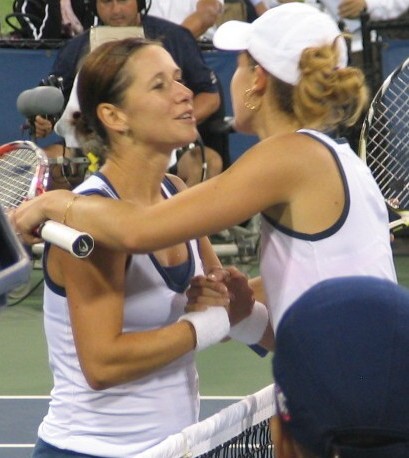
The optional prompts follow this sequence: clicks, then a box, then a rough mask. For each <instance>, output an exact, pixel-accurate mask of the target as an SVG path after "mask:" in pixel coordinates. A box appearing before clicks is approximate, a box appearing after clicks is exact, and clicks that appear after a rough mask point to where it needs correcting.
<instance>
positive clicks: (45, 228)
mask: <svg viewBox="0 0 409 458" xmlns="http://www.w3.org/2000/svg"><path fill="white" fill-rule="evenodd" d="M39 234H40V236H41V238H43V239H44V240H45V241H46V242H49V243H52V244H53V245H56V246H58V247H60V248H62V249H64V250H66V251H68V252H69V253H71V254H72V255H74V256H75V257H77V258H86V257H87V256H88V255H89V254H91V252H92V250H93V249H94V239H93V238H92V237H91V235H89V234H87V233H86V232H79V231H77V230H75V229H72V228H71V227H68V226H65V225H64V224H61V223H57V222H55V221H46V222H45V223H44V224H43V225H42V226H41V227H40V228H39Z"/></svg>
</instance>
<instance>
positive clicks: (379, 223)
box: [260, 129, 397, 330]
mask: <svg viewBox="0 0 409 458" xmlns="http://www.w3.org/2000/svg"><path fill="white" fill-rule="evenodd" d="M299 132H300V133H304V134H305V135H310V136H312V137H314V138H316V139H317V140H318V141H320V142H322V143H323V144H324V145H326V146H327V147H328V150H329V154H332V156H333V157H334V159H335V161H336V163H337V165H338V168H339V171H340V173H341V176H342V180H343V183H344V190H345V207H344V210H343V212H342V215H341V217H340V218H339V220H338V221H337V222H336V223H335V224H334V225H333V226H332V227H330V228H329V229H327V230H325V231H323V232H320V233H317V234H313V235H308V234H304V233H299V232H295V231H292V230H290V229H288V228H285V227H283V226H281V225H280V224H278V223H276V222H274V221H271V220H269V219H268V218H267V217H266V216H263V217H262V218H261V219H262V221H261V260H260V271H261V276H262V278H263V283H264V286H265V289H266V294H267V298H268V305H269V311H270V319H272V323H273V328H274V330H276V329H277V325H278V323H279V321H280V319H281V318H282V316H283V314H284V313H285V311H286V310H287V309H288V307H289V306H290V305H291V304H292V303H293V302H294V301H295V300H296V299H297V298H298V297H299V296H300V295H301V294H303V293H304V292H305V291H306V290H307V289H309V288H310V287H311V286H313V285H315V284H316V283H318V282H320V281H321V280H324V279H327V278H333V277H342V276H348V275H371V276H375V277H380V278H386V279H389V280H391V281H393V282H396V281H397V280H396V272H395V267H394V263H393V257H392V250H391V245H390V234H389V228H388V214H387V210H386V206H385V202H384V199H383V197H382V194H381V192H380V190H379V188H378V186H377V184H376V183H375V180H374V179H373V177H372V175H371V172H370V170H369V169H368V167H367V166H366V165H365V164H364V162H363V161H362V160H361V159H360V158H359V157H358V156H357V155H356V154H355V153H354V152H353V151H352V149H351V148H350V146H349V144H348V143H347V142H346V141H335V140H332V139H331V138H330V137H328V136H327V135H325V134H322V133H320V132H316V131H311V130H305V129H303V130H300V131H299Z"/></svg>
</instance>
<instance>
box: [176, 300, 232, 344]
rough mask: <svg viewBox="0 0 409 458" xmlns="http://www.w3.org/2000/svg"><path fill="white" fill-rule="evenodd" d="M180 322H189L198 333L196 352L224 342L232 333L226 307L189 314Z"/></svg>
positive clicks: (209, 308)
mask: <svg viewBox="0 0 409 458" xmlns="http://www.w3.org/2000/svg"><path fill="white" fill-rule="evenodd" d="M178 321H189V322H190V323H192V325H193V327H194V328H195V331H196V348H195V350H196V351H200V350H203V349H205V348H207V347H210V346H211V345H214V344H216V343H218V342H220V341H221V340H223V339H224V338H225V337H226V336H227V335H228V333H229V331H230V321H229V315H228V314H227V310H226V309H225V308H224V307H216V306H214V307H208V308H207V309H206V310H204V311H203V312H189V313H186V314H185V315H182V316H181V317H180V318H179V319H178Z"/></svg>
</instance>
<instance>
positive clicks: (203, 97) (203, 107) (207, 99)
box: [193, 92, 221, 124]
mask: <svg viewBox="0 0 409 458" xmlns="http://www.w3.org/2000/svg"><path fill="white" fill-rule="evenodd" d="M220 103H221V100H220V95H219V94H218V93H217V92H214V93H211V92H201V93H200V94H197V95H196V96H195V97H194V99H193V110H194V113H195V117H196V122H197V124H201V123H202V122H203V121H205V120H206V119H207V118H208V117H209V116H210V115H212V114H213V113H215V112H216V111H217V110H218V108H219V106H220Z"/></svg>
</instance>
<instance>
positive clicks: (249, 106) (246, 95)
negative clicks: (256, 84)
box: [244, 89, 258, 111]
mask: <svg viewBox="0 0 409 458" xmlns="http://www.w3.org/2000/svg"><path fill="white" fill-rule="evenodd" d="M252 95H253V91H252V90H251V89H246V92H245V93H244V106H245V107H246V108H247V109H248V110H250V111H254V110H256V109H257V108H258V105H255V104H254V103H251V97H252Z"/></svg>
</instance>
